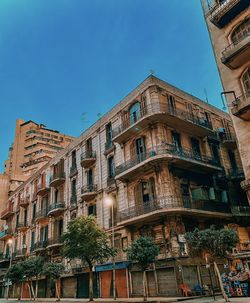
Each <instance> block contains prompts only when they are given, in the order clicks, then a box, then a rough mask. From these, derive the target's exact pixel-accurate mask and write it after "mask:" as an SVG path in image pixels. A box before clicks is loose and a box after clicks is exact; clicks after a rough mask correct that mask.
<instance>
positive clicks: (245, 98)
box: [232, 91, 250, 108]
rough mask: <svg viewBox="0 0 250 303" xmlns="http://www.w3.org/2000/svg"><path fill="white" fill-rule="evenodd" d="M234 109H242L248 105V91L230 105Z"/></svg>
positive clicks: (249, 97) (249, 96) (249, 99)
mask: <svg viewBox="0 0 250 303" xmlns="http://www.w3.org/2000/svg"><path fill="white" fill-rule="evenodd" d="M232 105H233V106H234V107H239V108H242V107H244V106H246V105H250V91H247V92H246V93H244V94H242V95H240V96H238V97H237V98H236V99H235V100H234V101H233V103H232Z"/></svg>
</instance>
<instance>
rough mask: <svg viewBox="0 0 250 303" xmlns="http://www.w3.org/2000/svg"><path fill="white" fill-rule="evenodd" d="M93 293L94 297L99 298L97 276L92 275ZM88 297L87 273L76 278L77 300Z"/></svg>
mask: <svg viewBox="0 0 250 303" xmlns="http://www.w3.org/2000/svg"><path fill="white" fill-rule="evenodd" d="M93 292H94V297H95V298H97V297H98V296H99V291H98V279H97V274H96V273H93ZM88 297H89V273H84V274H81V275H78V276H77V298H88Z"/></svg>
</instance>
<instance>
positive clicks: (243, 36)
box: [222, 32, 250, 58]
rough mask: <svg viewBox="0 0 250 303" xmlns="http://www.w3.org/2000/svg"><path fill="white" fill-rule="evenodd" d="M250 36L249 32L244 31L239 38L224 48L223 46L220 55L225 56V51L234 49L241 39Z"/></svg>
mask: <svg viewBox="0 0 250 303" xmlns="http://www.w3.org/2000/svg"><path fill="white" fill-rule="evenodd" d="M249 36H250V32H246V33H244V34H243V35H242V36H241V37H240V39H239V40H237V41H235V42H233V43H231V44H229V45H228V46H227V47H226V48H224V50H223V51H222V56H223V57H224V58H225V57H226V52H227V51H229V50H231V49H234V48H235V47H236V46H237V45H238V44H239V43H240V42H242V41H243V40H245V39H246V38H247V37H249Z"/></svg>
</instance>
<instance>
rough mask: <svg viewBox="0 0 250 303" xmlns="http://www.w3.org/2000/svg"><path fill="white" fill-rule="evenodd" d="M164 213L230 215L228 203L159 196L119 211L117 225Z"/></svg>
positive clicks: (149, 218)
mask: <svg viewBox="0 0 250 303" xmlns="http://www.w3.org/2000/svg"><path fill="white" fill-rule="evenodd" d="M166 214H184V215H187V214H190V215H191V216H198V217H200V216H202V215H203V216H211V217H218V218H219V217H231V216H232V215H231V210H230V207H229V205H228V204H226V203H223V202H215V201H209V200H208V201H204V200H203V201H202V200H197V201H191V200H190V199H189V198H188V197H187V198H185V199H183V198H178V197H173V196H169V197H159V198H156V199H154V200H151V201H148V202H145V203H143V205H135V206H131V207H128V208H127V209H124V210H122V211H120V212H119V214H118V222H119V223H118V225H119V224H120V225H129V224H133V223H137V222H143V221H145V220H146V219H147V220H151V219H154V218H160V217H164V216H165V215H166Z"/></svg>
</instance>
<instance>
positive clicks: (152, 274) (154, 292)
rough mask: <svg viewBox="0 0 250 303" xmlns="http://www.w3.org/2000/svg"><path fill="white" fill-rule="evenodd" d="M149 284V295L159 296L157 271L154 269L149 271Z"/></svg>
mask: <svg viewBox="0 0 250 303" xmlns="http://www.w3.org/2000/svg"><path fill="white" fill-rule="evenodd" d="M147 286H148V295H149V296H151V297H155V296H157V288H156V281H155V272H154V271H152V270H151V271H147Z"/></svg>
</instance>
